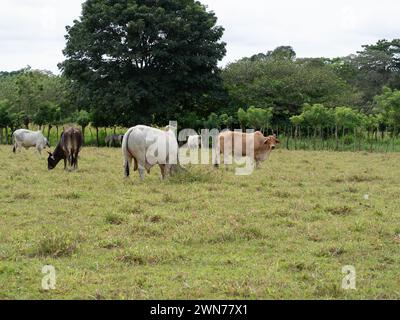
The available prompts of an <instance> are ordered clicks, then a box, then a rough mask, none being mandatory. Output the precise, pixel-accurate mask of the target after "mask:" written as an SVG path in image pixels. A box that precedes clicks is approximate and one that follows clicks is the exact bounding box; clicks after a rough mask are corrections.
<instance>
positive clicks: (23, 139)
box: [13, 129, 44, 147]
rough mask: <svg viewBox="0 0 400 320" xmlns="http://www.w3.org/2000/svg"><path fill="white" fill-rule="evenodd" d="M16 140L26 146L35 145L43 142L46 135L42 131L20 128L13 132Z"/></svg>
mask: <svg viewBox="0 0 400 320" xmlns="http://www.w3.org/2000/svg"><path fill="white" fill-rule="evenodd" d="M13 137H14V141H15V142H18V143H19V144H21V145H22V146H24V147H34V146H36V144H37V143H40V142H43V141H42V140H44V136H43V134H42V133H41V132H40V131H37V132H35V131H30V130H27V129H18V130H15V131H14V133H13Z"/></svg>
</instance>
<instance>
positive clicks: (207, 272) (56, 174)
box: [0, 146, 400, 299]
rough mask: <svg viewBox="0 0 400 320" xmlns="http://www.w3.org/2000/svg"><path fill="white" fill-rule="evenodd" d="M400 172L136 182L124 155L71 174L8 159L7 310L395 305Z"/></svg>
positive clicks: (282, 165) (31, 160) (302, 171)
mask: <svg viewBox="0 0 400 320" xmlns="http://www.w3.org/2000/svg"><path fill="white" fill-rule="evenodd" d="M399 161H400V154H395V153H387V154H369V153H366V152H359V153H350V152H349V153H347V152H344V153H335V152H327V151H325V152H316V151H287V150H283V149H278V150H276V151H274V152H273V153H272V155H271V158H270V159H269V160H268V161H267V162H264V163H263V164H262V166H261V168H260V169H258V170H257V171H256V172H255V173H254V174H253V175H251V176H241V177H240V176H235V175H234V168H233V167H229V168H228V169H227V170H225V169H224V167H223V166H222V167H221V168H220V169H219V170H215V169H213V168H212V167H211V166H191V167H188V172H187V173H184V174H181V175H179V176H175V177H173V178H171V179H169V180H168V181H165V182H161V181H160V178H159V174H160V172H159V169H158V167H157V168H153V170H152V173H151V175H150V176H149V175H146V179H145V181H144V182H140V181H139V178H138V175H137V173H134V174H132V176H131V178H130V180H126V179H124V178H123V169H122V155H121V151H120V149H114V148H112V149H106V148H100V149H97V148H92V147H86V148H83V150H82V152H81V154H80V162H79V166H80V169H79V171H77V172H71V173H69V172H64V170H63V165H59V166H58V167H57V168H56V169H55V170H54V171H52V172H49V171H48V170H47V158H46V156H45V155H42V156H39V155H38V154H36V153H34V151H33V150H32V149H31V150H29V151H26V150H23V152H22V153H19V154H16V155H14V154H12V152H11V147H10V146H0V168H1V169H0V202H1V205H0V299H28V298H33V299H205V298H208V299H220V298H222V299H302V298H305V299H317V298H322V299H329V298H333V299H354V298H357V299H365V298H372V299H377V298H390V299H399V298H400V277H399V274H400V250H399V249H400V223H399V221H400V219H399V218H400V211H399V205H400V201H399V187H400V186H399V184H400V182H399V177H400V166H399ZM367 194H368V195H369V197H368V199H367V197H365V195H367ZM44 265H53V266H54V267H55V269H56V272H57V283H56V289H55V290H50V291H45V290H43V289H42V287H41V281H42V277H43V274H42V273H41V270H42V267H43V266H44ZM345 265H353V266H354V267H355V268H356V272H357V277H356V287H357V289H356V290H343V289H342V279H343V277H344V275H343V274H342V267H343V266H345Z"/></svg>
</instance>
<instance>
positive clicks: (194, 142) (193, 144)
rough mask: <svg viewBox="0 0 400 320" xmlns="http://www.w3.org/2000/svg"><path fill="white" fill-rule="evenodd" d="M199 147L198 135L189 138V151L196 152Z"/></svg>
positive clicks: (199, 139) (199, 137) (199, 138)
mask: <svg viewBox="0 0 400 320" xmlns="http://www.w3.org/2000/svg"><path fill="white" fill-rule="evenodd" d="M200 146H201V136H199V135H194V136H189V137H188V141H187V147H188V148H189V149H190V150H196V149H198V148H199V147H200Z"/></svg>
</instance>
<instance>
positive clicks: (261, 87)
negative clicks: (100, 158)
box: [0, 0, 400, 145]
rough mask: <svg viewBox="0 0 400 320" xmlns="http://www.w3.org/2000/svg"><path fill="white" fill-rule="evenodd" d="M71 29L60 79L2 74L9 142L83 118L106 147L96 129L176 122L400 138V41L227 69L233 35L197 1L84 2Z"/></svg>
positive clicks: (290, 54)
mask: <svg viewBox="0 0 400 320" xmlns="http://www.w3.org/2000/svg"><path fill="white" fill-rule="evenodd" d="M66 30H67V34H66V46H65V50H64V55H65V61H64V62H62V63H60V64H59V68H60V71H61V74H60V75H53V74H51V73H50V72H47V71H39V70H33V69H31V68H29V67H27V68H25V69H22V70H19V71H15V72H10V73H9V72H0V142H2V143H3V142H5V143H9V142H10V134H11V132H12V131H13V130H15V129H16V128H19V127H29V126H32V125H35V126H37V127H39V128H40V129H42V130H43V131H45V133H46V135H48V136H50V135H51V133H52V131H53V130H54V131H55V132H56V134H57V136H58V131H59V130H60V127H62V126H63V125H65V124H68V123H76V124H79V125H80V126H82V128H83V130H84V129H85V128H86V127H87V126H89V128H95V130H96V141H97V142H96V143H97V144H99V128H115V127H117V126H118V127H130V126H133V125H136V124H138V123H141V124H147V125H158V126H163V125H165V124H166V123H168V121H169V120H177V121H178V123H179V125H180V127H181V128H193V129H200V128H219V129H225V128H229V129H234V128H243V129H244V128H253V129H257V130H262V131H264V132H277V133H281V134H282V133H284V134H285V135H286V136H287V137H290V138H291V139H293V140H294V141H297V140H300V139H301V138H304V137H310V138H313V140H314V141H316V140H317V139H320V140H321V139H330V138H333V139H334V140H335V144H337V145H339V142H338V141H339V138H343V137H344V136H350V135H352V136H354V137H355V135H358V136H360V135H363V136H366V137H368V136H372V135H373V136H377V134H378V133H379V137H378V138H381V139H384V138H385V136H386V135H390V137H393V138H395V137H397V136H398V133H399V132H398V128H399V108H400V107H399V90H400V59H399V56H400V40H399V39H393V40H385V39H384V40H380V41H378V42H377V43H376V44H369V45H365V46H363V48H362V50H361V51H359V52H357V53H355V54H351V55H349V56H347V57H338V58H334V59H328V58H298V57H297V55H296V52H295V51H294V49H293V48H292V47H290V46H281V47H278V48H276V49H274V50H271V51H267V52H264V53H259V54H256V55H254V56H252V57H246V58H243V59H240V60H238V61H236V62H233V63H230V64H228V65H227V66H225V67H224V68H220V67H218V61H220V60H221V59H222V58H223V57H224V55H225V53H226V49H225V46H226V44H225V43H224V42H222V41H221V38H222V35H223V32H224V29H223V27H222V26H219V25H218V24H217V17H216V15H215V13H214V12H212V11H208V10H207V8H206V7H205V6H203V5H202V4H201V3H199V2H198V1H194V0H174V1H145V0H135V1H134V0H115V1H110V2H104V1H101V0H87V1H86V2H85V3H84V4H83V6H82V15H81V17H80V18H79V19H78V20H75V21H74V24H73V25H72V26H68V27H67V28H66ZM354 137H353V138H354ZM348 139H350V138H348ZM314 144H315V143H314ZM288 145H289V143H288Z"/></svg>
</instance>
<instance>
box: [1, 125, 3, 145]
mask: <svg viewBox="0 0 400 320" xmlns="http://www.w3.org/2000/svg"><path fill="white" fill-rule="evenodd" d="M0 144H3V128H1V127H0Z"/></svg>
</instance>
